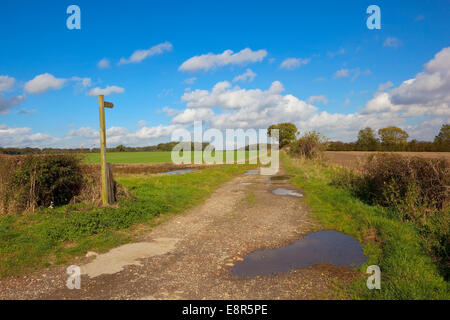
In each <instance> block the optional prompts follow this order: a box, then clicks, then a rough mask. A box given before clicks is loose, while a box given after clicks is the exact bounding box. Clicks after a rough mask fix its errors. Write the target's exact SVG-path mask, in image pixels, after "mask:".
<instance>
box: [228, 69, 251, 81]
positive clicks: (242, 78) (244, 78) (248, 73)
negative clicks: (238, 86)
mask: <svg viewBox="0 0 450 320" xmlns="http://www.w3.org/2000/svg"><path fill="white" fill-rule="evenodd" d="M255 77H256V73H254V72H253V71H252V70H251V69H247V70H246V71H245V73H243V74H241V75H238V76H236V77H235V78H234V79H233V82H238V81H242V82H245V81H248V82H252V81H253V80H254V79H255Z"/></svg>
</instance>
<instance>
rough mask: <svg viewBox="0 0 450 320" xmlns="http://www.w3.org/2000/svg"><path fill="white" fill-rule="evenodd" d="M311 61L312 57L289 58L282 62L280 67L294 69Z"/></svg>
mask: <svg viewBox="0 0 450 320" xmlns="http://www.w3.org/2000/svg"><path fill="white" fill-rule="evenodd" d="M310 61H311V59H309V58H307V59H301V58H287V59H285V60H284V61H283V62H282V63H281V64H280V68H281V69H286V70H294V69H296V68H298V67H300V66H302V65H305V64H308V63H309V62H310Z"/></svg>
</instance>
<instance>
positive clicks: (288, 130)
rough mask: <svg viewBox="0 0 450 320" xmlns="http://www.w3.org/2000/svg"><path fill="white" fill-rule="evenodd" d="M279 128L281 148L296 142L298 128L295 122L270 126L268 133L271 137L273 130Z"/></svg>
mask: <svg viewBox="0 0 450 320" xmlns="http://www.w3.org/2000/svg"><path fill="white" fill-rule="evenodd" d="M272 129H278V130H279V141H280V142H279V143H280V149H281V148H283V147H285V146H287V145H289V144H290V143H292V142H294V141H295V139H296V138H297V137H296V135H297V133H298V129H297V127H296V126H295V124H293V123H290V122H285V123H279V124H273V125H271V126H270V127H269V128H267V135H268V136H269V137H271V136H272V135H271V130H272Z"/></svg>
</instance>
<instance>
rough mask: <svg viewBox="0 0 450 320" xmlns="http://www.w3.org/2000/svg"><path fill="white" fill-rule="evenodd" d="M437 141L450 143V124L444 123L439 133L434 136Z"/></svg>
mask: <svg viewBox="0 0 450 320" xmlns="http://www.w3.org/2000/svg"><path fill="white" fill-rule="evenodd" d="M434 142H436V143H450V124H443V125H442V127H441V130H440V131H439V134H438V135H437V136H436V137H435V138H434Z"/></svg>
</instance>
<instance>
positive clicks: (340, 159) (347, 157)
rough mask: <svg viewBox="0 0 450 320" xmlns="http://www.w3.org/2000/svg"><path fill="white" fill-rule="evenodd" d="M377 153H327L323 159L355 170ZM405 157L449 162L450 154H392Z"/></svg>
mask: <svg viewBox="0 0 450 320" xmlns="http://www.w3.org/2000/svg"><path fill="white" fill-rule="evenodd" d="M377 153H383V152H377V151H327V152H325V157H326V159H328V160H329V161H331V162H333V163H335V164H338V165H341V166H344V167H347V168H357V167H359V166H360V164H362V163H364V162H365V161H366V159H367V158H368V157H369V156H370V155H372V154H377ZM392 153H395V154H400V155H402V156H407V157H421V158H429V159H439V158H445V159H447V160H448V161H450V152H392Z"/></svg>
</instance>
